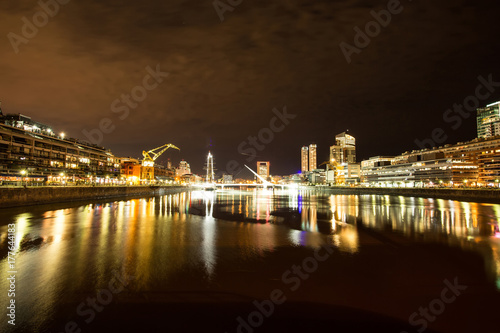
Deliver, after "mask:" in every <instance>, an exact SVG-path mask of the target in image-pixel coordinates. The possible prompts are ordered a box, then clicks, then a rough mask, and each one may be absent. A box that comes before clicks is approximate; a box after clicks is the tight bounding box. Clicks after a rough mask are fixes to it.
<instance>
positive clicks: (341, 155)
mask: <svg viewBox="0 0 500 333" xmlns="http://www.w3.org/2000/svg"><path fill="white" fill-rule="evenodd" d="M330 160H335V162H337V163H339V164H341V163H356V139H355V138H354V137H353V136H352V135H350V134H347V133H346V132H342V133H340V134H337V135H336V136H335V145H333V146H330Z"/></svg>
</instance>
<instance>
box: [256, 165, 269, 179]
mask: <svg viewBox="0 0 500 333" xmlns="http://www.w3.org/2000/svg"><path fill="white" fill-rule="evenodd" d="M269 165H270V163H269V162H262V161H259V162H257V174H258V175H259V176H261V177H262V178H264V179H266V180H267V179H268V178H269Z"/></svg>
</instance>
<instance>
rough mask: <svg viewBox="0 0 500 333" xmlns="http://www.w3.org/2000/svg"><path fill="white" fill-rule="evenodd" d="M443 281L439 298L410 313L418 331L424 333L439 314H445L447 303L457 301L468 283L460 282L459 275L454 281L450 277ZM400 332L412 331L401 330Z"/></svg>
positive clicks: (412, 323) (413, 324) (411, 320)
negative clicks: (461, 283) (462, 283)
mask: <svg viewBox="0 0 500 333" xmlns="http://www.w3.org/2000/svg"><path fill="white" fill-rule="evenodd" d="M443 283H444V285H445V287H444V288H443V289H442V290H441V294H440V295H439V297H438V298H435V299H433V300H432V301H430V302H429V304H428V305H427V307H423V306H421V307H419V308H418V312H417V311H415V312H413V313H412V314H411V315H410V317H409V319H408V322H409V324H410V325H412V326H414V327H415V328H416V331H417V332H418V333H423V332H424V331H425V330H426V329H427V328H428V326H429V323H433V322H435V321H436V319H437V318H438V316H440V315H442V314H443V312H444V310H445V309H446V305H447V304H451V303H453V302H455V300H456V299H457V297H458V296H460V295H461V294H462V292H463V291H464V290H466V289H467V286H466V285H460V284H459V283H458V277H455V279H454V280H453V283H452V282H450V281H449V280H448V279H445V280H444V281H443ZM400 333H411V332H407V331H401V332H400Z"/></svg>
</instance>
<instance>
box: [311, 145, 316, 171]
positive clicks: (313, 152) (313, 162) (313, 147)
mask: <svg viewBox="0 0 500 333" xmlns="http://www.w3.org/2000/svg"><path fill="white" fill-rule="evenodd" d="M316 148H317V147H316V145H315V144H310V145H309V171H313V170H316V169H317V168H318V167H317V163H316Z"/></svg>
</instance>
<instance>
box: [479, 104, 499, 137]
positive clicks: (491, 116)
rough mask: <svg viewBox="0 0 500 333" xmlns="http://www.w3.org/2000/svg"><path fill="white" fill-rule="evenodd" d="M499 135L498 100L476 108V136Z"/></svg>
mask: <svg viewBox="0 0 500 333" xmlns="http://www.w3.org/2000/svg"><path fill="white" fill-rule="evenodd" d="M497 135H500V102H496V103H492V104H489V105H487V106H486V107H484V108H478V109H477V137H478V138H488V137H492V136H497Z"/></svg>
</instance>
